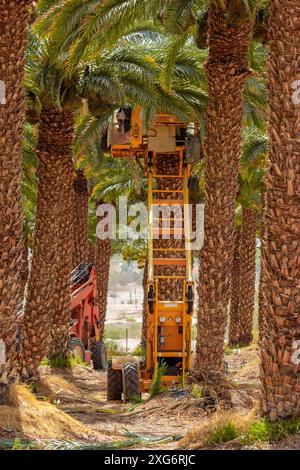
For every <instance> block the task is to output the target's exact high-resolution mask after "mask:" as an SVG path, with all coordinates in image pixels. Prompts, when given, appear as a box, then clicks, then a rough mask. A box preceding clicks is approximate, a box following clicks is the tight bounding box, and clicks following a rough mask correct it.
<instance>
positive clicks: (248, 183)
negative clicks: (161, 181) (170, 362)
mask: <svg viewBox="0 0 300 470" xmlns="http://www.w3.org/2000/svg"><path fill="white" fill-rule="evenodd" d="M267 145H268V143H267V138H266V135H265V133H263V132H261V131H259V130H258V129H256V128H251V129H247V130H246V131H245V142H244V148H243V156H242V159H241V172H240V176H239V186H240V188H239V194H238V198H237V217H236V240H235V252H234V260H233V265H232V275H231V276H232V277H231V305H230V325H229V344H230V345H231V346H236V345H240V346H248V345H249V344H250V342H251V340H252V328H253V314H254V297H255V276H256V239H257V233H258V219H259V213H260V212H261V194H262V191H263V190H264V186H263V176H264V169H265V163H266V155H267Z"/></svg>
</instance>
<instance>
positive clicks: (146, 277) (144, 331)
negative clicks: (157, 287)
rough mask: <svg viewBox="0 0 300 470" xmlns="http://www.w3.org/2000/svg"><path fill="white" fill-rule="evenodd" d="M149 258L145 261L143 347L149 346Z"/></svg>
mask: <svg viewBox="0 0 300 470" xmlns="http://www.w3.org/2000/svg"><path fill="white" fill-rule="evenodd" d="M148 266H149V263H148V257H147V258H146V261H145V266H144V274H143V292H144V298H143V319H142V337H141V343H142V346H144V347H146V345H147V322H148V318H147V313H148V310H147V300H148V292H147V289H148Z"/></svg>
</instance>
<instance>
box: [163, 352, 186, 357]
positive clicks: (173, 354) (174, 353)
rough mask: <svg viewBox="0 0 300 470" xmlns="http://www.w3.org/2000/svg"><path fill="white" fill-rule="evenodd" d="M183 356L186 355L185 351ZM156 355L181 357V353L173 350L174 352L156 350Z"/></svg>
mask: <svg viewBox="0 0 300 470" xmlns="http://www.w3.org/2000/svg"><path fill="white" fill-rule="evenodd" d="M184 356H186V353H184ZM157 357H183V353H182V352H180V351H178V352H177V351H174V352H169V351H166V352H158V353H157Z"/></svg>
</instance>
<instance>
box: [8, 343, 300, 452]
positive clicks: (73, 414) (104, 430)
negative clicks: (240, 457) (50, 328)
mask: <svg viewBox="0 0 300 470" xmlns="http://www.w3.org/2000/svg"><path fill="white" fill-rule="evenodd" d="M226 361H227V364H228V379H229V383H230V385H231V388H230V396H231V405H228V403H227V402H224V403H223V402H222V400H221V401H218V399H212V398H211V397H210V398H209V399H207V398H203V397H200V398H198V397H195V393H192V394H191V388H192V386H189V387H187V388H186V389H172V390H169V391H167V392H165V393H162V394H161V395H159V396H157V397H156V398H154V399H151V400H150V399H149V398H148V397H147V396H144V397H143V399H144V401H143V402H142V403H137V404H133V403H126V404H124V403H123V402H108V401H107V400H106V374H105V373H104V372H98V371H94V370H93V369H92V368H90V367H85V366H76V367H75V368H73V369H72V370H69V369H66V370H53V369H52V370H50V368H48V367H43V369H42V380H41V383H40V384H38V386H36V388H35V390H34V391H35V394H36V396H37V398H38V401H40V402H46V403H49V404H51V405H49V406H53V407H55V408H57V409H58V410H59V411H60V412H64V413H65V414H66V416H67V417H68V419H69V417H70V418H72V419H74V420H75V421H76V422H77V423H79V425H80V426H82V429H85V430H86V431H85V432H84V431H83V432H82V437H81V439H78V437H77V440H85V441H88V442H94V443H95V442H100V443H105V442H106V443H107V445H108V446H110V445H112V446H117V447H120V448H127V447H130V448H132V449H145V448H147V449H148V448H153V449H176V448H180V447H181V442H180V440H181V438H183V437H184V436H185V435H186V433H187V432H188V431H191V430H193V429H194V428H196V427H197V425H199V423H203V422H207V423H209V420H210V419H213V415H214V414H215V411H216V408H217V409H220V408H221V409H222V408H224V409H226V408H227V409H228V407H229V408H231V409H233V410H234V411H235V412H238V413H240V414H241V415H245V414H247V413H249V411H250V410H252V409H253V408H254V407H255V404H256V403H257V400H258V392H259V358H258V350H257V347H256V346H251V347H249V348H244V349H242V350H235V351H233V352H231V354H229V355H227V356H226ZM0 413H1V406H0ZM75 421H74V423H75ZM1 431H2V435H3V429H2V430H1V421H0V435H1ZM9 434H10V435H11V437H12V435H13V430H7V429H6V430H5V435H6V437H7V436H8V435H9ZM79 434H80V432H79ZM77 435H78V433H77ZM17 437H22V438H32V437H34V436H31V435H30V432H28V430H26V428H25V427H24V428H23V432H22V436H20V433H19V434H18V433H17ZM64 439H66V440H67V439H68V433H67V434H65V435H64ZM69 439H73V440H74V439H75V438H74V436H72V435H70V436H69ZM265 448H266V447H265ZM267 448H270V447H267ZM273 448H276V449H287V448H290V449H299V448H300V436H294V437H291V438H288V439H286V440H285V441H282V442H281V443H280V444H277V445H276V446H274V447H273Z"/></svg>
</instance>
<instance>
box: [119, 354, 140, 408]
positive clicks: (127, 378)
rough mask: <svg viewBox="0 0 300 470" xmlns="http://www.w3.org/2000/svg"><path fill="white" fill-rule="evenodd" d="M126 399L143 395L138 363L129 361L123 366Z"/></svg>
mask: <svg viewBox="0 0 300 470" xmlns="http://www.w3.org/2000/svg"><path fill="white" fill-rule="evenodd" d="M122 379H123V394H124V400H125V401H126V400H130V399H132V398H136V397H140V396H141V389H140V381H139V371H138V365H137V364H135V363H134V362H127V363H126V364H124V365H123V368H122Z"/></svg>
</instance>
